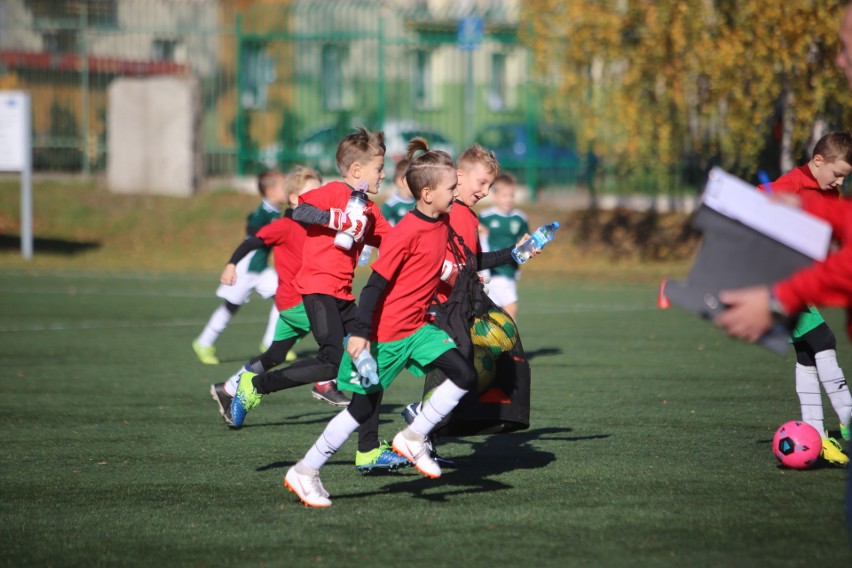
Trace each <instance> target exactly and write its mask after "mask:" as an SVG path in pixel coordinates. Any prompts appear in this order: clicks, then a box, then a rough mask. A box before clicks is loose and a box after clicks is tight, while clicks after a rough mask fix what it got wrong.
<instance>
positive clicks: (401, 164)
mask: <svg viewBox="0 0 852 568" xmlns="http://www.w3.org/2000/svg"><path fill="white" fill-rule="evenodd" d="M410 163H411V162H409V161H408V160H407V159H405V158H403V159H401V160H400V161H398V162H397V163H396V169H394V171H393V179H394V180H398V179H399V178H401V177H403V176H404V175H405V171H406V170H407V169H408V164H410Z"/></svg>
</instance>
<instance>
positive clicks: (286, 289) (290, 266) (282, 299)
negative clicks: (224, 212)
mask: <svg viewBox="0 0 852 568" xmlns="http://www.w3.org/2000/svg"><path fill="white" fill-rule="evenodd" d="M306 237H307V230H306V229H305V227H304V225H302V224H301V223H297V222H296V221H294V220H293V219H291V218H289V217H284V218H283V219H276V220H275V221H273V222H272V223H270V224H268V225H265V226H264V227H262V228H261V229H260V230H259V231H258V232H257V238H259V239H261V240H262V241H263V242H264V243H266V244H267V245H269V246H271V247H273V252H274V258H275V271H276V272H278V288H277V289H276V290H275V307H276V308H278V311H284V310H289V309H290V308H292V307H293V306H297V305H299V304H300V303H302V295H301V294H300V293H299V292H298V291H297V290H296V287H295V286H294V285H293V277H295V276H296V272H298V271H299V268H300V267H301V266H302V248H303V247H304V245H305V238H306Z"/></svg>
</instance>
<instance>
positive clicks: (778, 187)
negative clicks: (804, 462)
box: [760, 132, 852, 465]
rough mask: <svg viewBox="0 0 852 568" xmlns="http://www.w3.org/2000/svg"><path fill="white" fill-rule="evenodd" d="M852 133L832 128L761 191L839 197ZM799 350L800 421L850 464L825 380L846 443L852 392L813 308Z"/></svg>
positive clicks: (802, 319) (804, 317) (836, 460)
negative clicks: (802, 160)
mask: <svg viewBox="0 0 852 568" xmlns="http://www.w3.org/2000/svg"><path fill="white" fill-rule="evenodd" d="M850 164H852V135H850V134H849V133H848V132H831V133H829V134H826V135H825V136H823V137H822V138H820V140H819V141H818V142H817V143H816V146H815V147H814V150H813V157H812V158H811V160H810V161H809V162H808V163H807V164H805V165H803V166H800V167H798V168H796V169H794V170H792V171H790V172H788V173H786V174H784V175H783V176H781V177H780V178H778V179H777V180H775V181H774V182H772V183H771V184H768V187H767V186H760V189H763V190H766V191H768V190H770V188H771V191H773V192H775V193H793V194H798V195H801V194H805V193H807V194H810V195H813V196H818V197H819V198H821V199H828V200H832V201H834V200H836V199H838V198H839V197H840V189H839V188H840V186H841V184H842V183H843V179H844V178H845V177H846V176H848V175H849V174H850V173H852V165H850ZM792 341H793V347H794V348H795V350H796V393H797V394H798V396H799V405H800V407H801V410H802V420H804V421H805V422H807V423H808V424H810V425H811V426H813V427H814V428H816V429H817V432H819V433H820V436H822V457H823V458H824V459H825V460H826V461H829V462H831V463H833V464H837V465H846V464H847V463H848V462H849V458H848V457H847V456H846V454H844V453H843V452H842V451H841V450H840V444H839V443H838V442H837V440H835V439H834V438H831V437H830V436H829V435H828V433H827V432H826V429H825V423H824V415H823V409H822V393H821V392H820V383H822V386H823V388H824V389H825V392H826V393H827V394H828V398H829V400H830V401H831V405H832V406H833V407H834V410H835V412H836V413H837V417H838V420H839V421H840V434H841V436H842V437H843V439H844V440H846V441H847V442H848V441H849V440H850V438H852V436H850V431H849V426H850V424H849V422H850V418H852V395H850V394H849V388H848V386H847V385H846V379H845V378H844V376H843V370H842V369H841V368H840V365H838V363H837V351H836V348H837V340H836V339H835V337H834V333H833V332H832V331H831V329H830V328H829V327H828V324H826V323H825V320H824V319H823V317H822V315H821V314H820V313H819V311H817V309H816V308H814V307H813V306H808V307H806V308H805V309H804V310H803V311H802V313H801V314H800V315H799V319H798V321H797V323H796V329H794V330H793V336H792Z"/></svg>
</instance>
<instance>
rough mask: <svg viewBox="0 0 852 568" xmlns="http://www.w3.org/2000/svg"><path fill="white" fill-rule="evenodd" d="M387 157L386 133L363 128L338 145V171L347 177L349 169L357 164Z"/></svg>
mask: <svg viewBox="0 0 852 568" xmlns="http://www.w3.org/2000/svg"><path fill="white" fill-rule="evenodd" d="M384 155H385V133H384V132H370V131H369V130H367V129H366V128H364V127H363V126H359V127H358V132H353V133H352V134H350V135H348V136H347V137H346V138H344V139H343V140H341V141H340V144H338V145H337V154H336V156H335V158H336V160H337V169H338V170H340V175H342V176H346V174H347V172H349V167H350V166H351V165H352V164H354V163H355V162H361V163H366V162H369V161H370V160H372V159H373V158H374V157H376V156H384Z"/></svg>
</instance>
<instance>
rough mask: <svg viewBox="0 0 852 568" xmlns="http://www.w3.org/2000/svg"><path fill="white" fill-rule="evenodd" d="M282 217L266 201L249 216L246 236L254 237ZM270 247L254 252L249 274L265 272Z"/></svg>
mask: <svg viewBox="0 0 852 568" xmlns="http://www.w3.org/2000/svg"><path fill="white" fill-rule="evenodd" d="M280 217H281V212H280V211H279V210H278V209H276V208H275V207H274V206H273V205H272V204H271V203H269V202H268V201H266V200H265V199H264V200H263V201H262V202H261V203H260V205H258V206H257V209H255V210H254V211H252V212H251V213H250V214H249V216H248V223H247V224H246V236H247V237H253V236H255V235H256V234H257V232H258V231H259V230H260V229H261V227H264V226H266V225H268V224H270V223H271V222H273V221H274V220H276V219H279V218H280ZM269 250H270V249H269V247H261V248H259V249H257V250H255V251H254V254H253V255H252V257H251V260H250V261H249V265H248V271H249V272H263V271H264V270H265V269H266V268H267V267H268V266H269Z"/></svg>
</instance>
